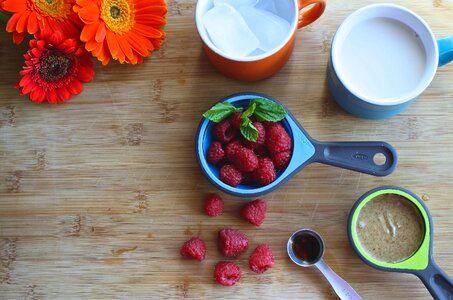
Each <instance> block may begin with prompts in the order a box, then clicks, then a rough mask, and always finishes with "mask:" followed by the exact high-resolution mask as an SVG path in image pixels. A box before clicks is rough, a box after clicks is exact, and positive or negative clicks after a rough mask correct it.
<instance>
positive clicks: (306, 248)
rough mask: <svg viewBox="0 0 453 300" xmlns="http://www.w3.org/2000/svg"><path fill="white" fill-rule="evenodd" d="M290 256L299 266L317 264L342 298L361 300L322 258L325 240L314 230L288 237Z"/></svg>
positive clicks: (299, 231) (298, 232)
mask: <svg viewBox="0 0 453 300" xmlns="http://www.w3.org/2000/svg"><path fill="white" fill-rule="evenodd" d="M287 252H288V256H289V258H291V260H292V261H293V262H294V263H295V264H296V265H298V266H301V267H311V266H316V267H317V268H318V270H319V271H321V272H322V274H323V275H324V277H326V279H327V280H328V281H329V283H330V285H331V286H332V288H333V289H334V290H335V293H336V294H337V295H338V297H340V299H350V300H359V299H362V298H361V297H360V295H359V294H358V293H357V292H356V291H355V290H354V289H353V288H352V287H351V286H350V285H349V284H348V283H347V282H346V281H345V280H344V279H342V278H341V277H340V276H338V275H337V274H336V273H335V272H334V271H333V270H332V269H331V268H330V267H329V266H328V265H327V264H326V263H325V262H324V260H323V259H322V257H323V255H324V241H323V239H322V238H321V236H320V235H319V234H318V233H317V232H316V231H314V230H311V229H301V230H298V231H296V232H294V233H293V234H292V235H291V237H290V238H289V239H288V244H287Z"/></svg>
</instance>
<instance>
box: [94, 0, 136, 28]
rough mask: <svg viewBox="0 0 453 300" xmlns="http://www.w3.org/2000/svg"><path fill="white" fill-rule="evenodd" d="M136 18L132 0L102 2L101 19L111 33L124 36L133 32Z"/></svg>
mask: <svg viewBox="0 0 453 300" xmlns="http://www.w3.org/2000/svg"><path fill="white" fill-rule="evenodd" d="M134 17H135V13H134V8H133V4H132V3H131V1H130V0H102V4H101V18H102V20H103V21H104V22H105V24H106V25H107V26H108V27H109V29H110V30H111V31H113V32H116V33H119V34H122V33H125V32H127V31H129V30H131V28H132V27H133V26H134Z"/></svg>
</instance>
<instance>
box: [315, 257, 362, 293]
mask: <svg viewBox="0 0 453 300" xmlns="http://www.w3.org/2000/svg"><path fill="white" fill-rule="evenodd" d="M315 266H316V267H318V269H319V271H321V272H322V274H323V275H324V277H326V279H327V280H328V281H329V283H330V285H331V286H332V287H333V289H334V290H335V293H336V294H337V295H338V297H340V299H342V300H362V297H360V295H359V294H357V292H356V291H355V290H354V289H353V288H352V286H350V285H349V283H347V282H346V281H345V280H344V279H343V278H341V277H340V276H338V275H337V273H335V272H334V271H333V270H332V269H331V268H330V267H329V266H328V265H327V264H326V263H325V262H324V261H323V260H322V259H321V260H319V261H318V262H317V263H316V264H315Z"/></svg>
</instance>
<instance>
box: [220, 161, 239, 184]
mask: <svg viewBox="0 0 453 300" xmlns="http://www.w3.org/2000/svg"><path fill="white" fill-rule="evenodd" d="M220 180H221V181H223V182H224V183H226V184H228V185H229V186H232V187H235V186H238V185H239V184H241V182H242V173H241V171H239V170H238V169H236V167H235V166H233V165H224V166H223V167H222V168H220Z"/></svg>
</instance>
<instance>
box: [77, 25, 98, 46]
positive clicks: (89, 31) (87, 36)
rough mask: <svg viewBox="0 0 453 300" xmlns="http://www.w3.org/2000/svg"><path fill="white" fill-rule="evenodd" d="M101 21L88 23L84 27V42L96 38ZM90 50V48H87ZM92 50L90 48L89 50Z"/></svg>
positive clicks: (81, 37) (82, 39)
mask: <svg viewBox="0 0 453 300" xmlns="http://www.w3.org/2000/svg"><path fill="white" fill-rule="evenodd" d="M98 27H99V23H98V22H96V23H93V24H87V25H85V26H84V27H83V29H82V32H81V33H80V40H81V41H82V42H87V41H89V40H92V39H94V36H95V35H96V31H97V30H98ZM87 50H88V48H87ZM88 51H90V50H88Z"/></svg>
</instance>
